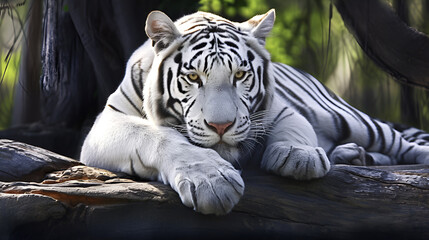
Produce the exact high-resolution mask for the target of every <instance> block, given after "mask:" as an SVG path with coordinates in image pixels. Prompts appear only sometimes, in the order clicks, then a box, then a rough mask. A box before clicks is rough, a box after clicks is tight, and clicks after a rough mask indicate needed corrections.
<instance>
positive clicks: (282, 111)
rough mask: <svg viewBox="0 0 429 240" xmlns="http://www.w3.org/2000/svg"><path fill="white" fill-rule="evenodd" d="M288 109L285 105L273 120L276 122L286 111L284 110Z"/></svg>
mask: <svg viewBox="0 0 429 240" xmlns="http://www.w3.org/2000/svg"><path fill="white" fill-rule="evenodd" d="M287 109H288V107H284V108H283V109H282V110H281V111H280V112H279V113H278V114H277V116H276V117H275V118H274V120H273V122H274V123H276V122H277V120H278V119H279V117H280V116H281V115H282V114H283V113H284V111H286V110H287Z"/></svg>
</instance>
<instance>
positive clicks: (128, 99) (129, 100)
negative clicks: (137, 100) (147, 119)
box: [119, 86, 142, 115]
mask: <svg viewBox="0 0 429 240" xmlns="http://www.w3.org/2000/svg"><path fill="white" fill-rule="evenodd" d="M119 90H121V93H122V95H124V97H125V99H127V101H128V103H129V104H131V106H133V108H134V109H135V110H136V112H138V113H139V114H140V115H141V114H142V112H141V110H140V109H139V108H138V107H137V106H136V105H135V104H134V103H133V101H131V99H130V98H129V97H128V95H127V94H126V93H125V92H124V90H123V89H122V86H120V87H119Z"/></svg>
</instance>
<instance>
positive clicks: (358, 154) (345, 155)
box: [330, 143, 375, 166]
mask: <svg viewBox="0 0 429 240" xmlns="http://www.w3.org/2000/svg"><path fill="white" fill-rule="evenodd" d="M330 159H331V161H332V162H333V163H335V164H350V165H358V166H370V165H375V164H374V159H373V157H372V156H371V155H370V154H367V152H366V151H365V149H364V148H363V147H361V146H358V145H357V144H355V143H347V144H343V145H339V146H337V147H336V148H335V149H334V150H333V151H332V153H331V155H330Z"/></svg>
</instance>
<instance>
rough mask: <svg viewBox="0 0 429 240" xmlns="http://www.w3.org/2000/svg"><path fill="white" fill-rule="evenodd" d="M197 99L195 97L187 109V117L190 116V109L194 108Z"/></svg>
mask: <svg viewBox="0 0 429 240" xmlns="http://www.w3.org/2000/svg"><path fill="white" fill-rule="evenodd" d="M195 101H196V99H194V101H192V102H191V104H190V105H189V107H188V109H186V112H185V117H187V116H188V114H189V111H190V110H191V108H192V106H193V105H194V103H195Z"/></svg>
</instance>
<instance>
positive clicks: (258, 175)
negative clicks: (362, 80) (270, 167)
mask: <svg viewBox="0 0 429 240" xmlns="http://www.w3.org/2000/svg"><path fill="white" fill-rule="evenodd" d="M0 151H1V150H0ZM3 166H4V165H0V169H1V168H2V167H3ZM243 179H244V182H245V184H246V190H245V193H244V196H243V198H242V199H241V201H240V202H239V203H238V205H237V206H236V207H235V208H234V209H233V211H232V212H231V213H230V214H228V215H226V216H220V217H216V216H211V215H202V214H199V213H196V212H194V211H193V210H192V209H189V208H187V207H185V206H184V205H183V204H182V203H181V202H180V199H179V197H178V195H177V194H176V193H175V192H174V191H173V190H172V189H171V188H170V187H169V186H166V185H164V184H162V183H159V182H147V181H142V180H136V179H134V180H133V179H130V178H129V177H127V176H124V175H120V174H116V173H111V172H109V171H106V170H101V169H97V168H91V167H87V166H73V167H71V168H68V169H66V170H61V171H57V172H52V173H49V174H47V175H46V177H45V180H44V181H43V182H22V181H21V182H0V209H8V211H6V212H5V211H0V226H1V225H2V223H4V222H10V221H8V219H13V223H14V224H13V225H12V226H11V224H10V223H9V224H8V225H7V228H5V227H3V229H2V228H0V236H7V237H10V238H31V237H33V238H34V236H37V237H40V238H44V239H50V238H65V239H72V238H80V239H82V238H83V239H101V238H108V239H112V238H125V237H126V238H128V239H134V238H138V239H141V238H152V237H155V236H156V237H157V238H172V237H174V238H185V237H186V238H190V239H192V238H200V237H201V236H204V238H208V239H211V238H216V239H218V238H221V237H228V238H231V237H241V238H243V237H244V238H261V237H265V238H267V237H274V238H285V237H295V238H297V237H299V238H307V239H308V238H309V239H320V238H324V239H350V238H351V239H358V238H359V239H361V238H366V239H368V238H369V239H372V238H378V239H380V238H381V239H386V238H390V239H401V238H402V239H403V238H406V239H411V238H413V239H427V238H428V237H429V230H428V226H429V166H427V165H410V166H390V167H356V166H346V165H337V166H334V167H333V168H332V170H331V171H330V172H329V174H328V175H327V176H326V177H324V178H322V179H318V180H313V181H296V180H291V179H286V178H282V177H278V176H274V175H270V174H267V173H265V172H263V171H261V170H258V169H245V170H244V172H243ZM29 199H32V200H29ZM33 204H34V206H37V208H35V210H34V211H33V210H32V208H31V206H32V205H33ZM50 207H51V208H50ZM43 208H46V211H43ZM62 208H64V210H61V209H62ZM11 209H15V210H11ZM22 209H25V214H22V213H23V212H24V211H23V210H22ZM51 210H52V211H51ZM41 211H42V212H44V213H43V214H41V213H40V212H41ZM21 214H22V216H21ZM29 219H34V220H29ZM2 230H3V232H1V231H2ZM1 234H3V235H1Z"/></svg>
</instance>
